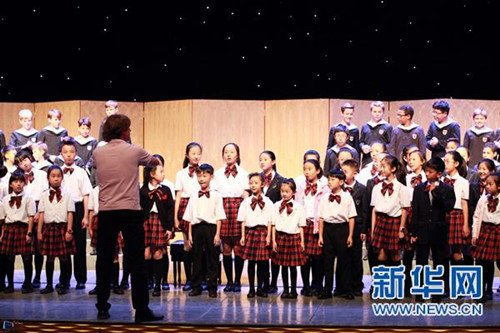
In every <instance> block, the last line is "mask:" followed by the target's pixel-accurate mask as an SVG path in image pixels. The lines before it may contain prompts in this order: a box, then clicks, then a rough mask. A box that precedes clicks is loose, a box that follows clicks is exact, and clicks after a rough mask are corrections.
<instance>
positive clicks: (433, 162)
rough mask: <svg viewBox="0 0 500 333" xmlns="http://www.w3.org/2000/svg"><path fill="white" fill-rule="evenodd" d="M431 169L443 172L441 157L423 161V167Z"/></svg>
mask: <svg viewBox="0 0 500 333" xmlns="http://www.w3.org/2000/svg"><path fill="white" fill-rule="evenodd" d="M427 168H429V169H433V170H436V171H437V172H440V173H443V172H444V162H443V160H442V159H441V158H439V157H433V158H431V159H430V160H428V161H427V163H425V169H427Z"/></svg>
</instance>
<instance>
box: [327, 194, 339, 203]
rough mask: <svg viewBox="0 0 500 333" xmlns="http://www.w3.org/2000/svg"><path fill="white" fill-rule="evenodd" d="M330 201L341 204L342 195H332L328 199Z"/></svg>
mask: <svg viewBox="0 0 500 333" xmlns="http://www.w3.org/2000/svg"><path fill="white" fill-rule="evenodd" d="M328 200H330V202H333V200H335V201H337V203H340V195H338V194H333V193H332V194H330V196H329V197H328Z"/></svg>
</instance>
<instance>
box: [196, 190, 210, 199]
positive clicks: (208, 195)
mask: <svg viewBox="0 0 500 333" xmlns="http://www.w3.org/2000/svg"><path fill="white" fill-rule="evenodd" d="M202 196H206V197H207V198H210V191H199V192H198V198H201V197H202Z"/></svg>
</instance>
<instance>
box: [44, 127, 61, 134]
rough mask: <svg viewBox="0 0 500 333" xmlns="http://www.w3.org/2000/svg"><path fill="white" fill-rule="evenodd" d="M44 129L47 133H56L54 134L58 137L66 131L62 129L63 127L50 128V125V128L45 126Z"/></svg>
mask: <svg viewBox="0 0 500 333" xmlns="http://www.w3.org/2000/svg"><path fill="white" fill-rule="evenodd" d="M43 129H44V130H46V131H49V132H52V133H54V134H56V135H59V134H61V133H62V132H63V131H65V130H66V129H65V128H64V127H62V126H59V128H54V127H52V126H50V125H49V126H45V127H44V128H43Z"/></svg>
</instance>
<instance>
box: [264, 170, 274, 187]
mask: <svg viewBox="0 0 500 333" xmlns="http://www.w3.org/2000/svg"><path fill="white" fill-rule="evenodd" d="M272 180H273V174H272V172H271V173H270V174H268V175H267V176H266V177H265V179H264V187H269V186H271V182H272Z"/></svg>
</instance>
